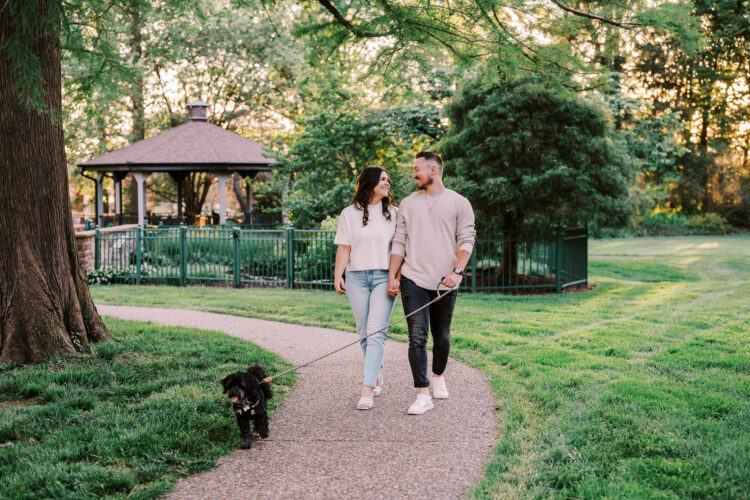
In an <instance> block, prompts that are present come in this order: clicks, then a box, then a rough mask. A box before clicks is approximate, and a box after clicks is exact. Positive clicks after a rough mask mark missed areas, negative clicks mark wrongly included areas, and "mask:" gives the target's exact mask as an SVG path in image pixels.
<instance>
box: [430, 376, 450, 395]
mask: <svg viewBox="0 0 750 500" xmlns="http://www.w3.org/2000/svg"><path fill="white" fill-rule="evenodd" d="M432 397H433V398H435V399H445V398H447V397H448V386H446V385H445V376H443V375H441V376H439V377H432Z"/></svg>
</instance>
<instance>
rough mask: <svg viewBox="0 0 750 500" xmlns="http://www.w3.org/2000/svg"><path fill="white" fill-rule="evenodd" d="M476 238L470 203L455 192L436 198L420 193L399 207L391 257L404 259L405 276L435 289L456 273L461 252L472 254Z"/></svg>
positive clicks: (449, 191) (451, 191) (448, 191)
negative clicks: (457, 259)
mask: <svg viewBox="0 0 750 500" xmlns="http://www.w3.org/2000/svg"><path fill="white" fill-rule="evenodd" d="M475 235H476V232H475V230H474V211H473V210H472V208H471V203H470V202H469V200H467V199H466V198H464V197H463V196H461V195H460V194H458V193H457V192H455V191H453V190H451V189H446V190H445V191H443V192H442V193H440V194H439V195H436V196H430V195H428V194H427V193H425V192H424V191H417V192H416V193H412V194H410V195H409V196H407V197H406V198H405V199H404V200H403V201H402V202H401V205H400V206H399V208H398V218H397V219H396V234H395V235H394V236H393V243H392V245H393V246H392V248H391V254H395V255H401V256H402V257H403V258H404V264H403V266H402V267H401V274H402V275H403V276H405V277H406V278H409V279H410V280H412V281H413V282H414V283H416V284H417V285H419V286H421V287H422V288H426V289H429V290H435V289H436V288H437V285H438V283H439V282H440V278H442V277H444V276H446V275H447V274H448V273H450V272H451V270H453V267H454V264H455V263H456V257H457V256H458V251H459V250H466V251H467V252H469V253H471V251H472V249H473V248H474V237H475ZM441 289H445V287H441Z"/></svg>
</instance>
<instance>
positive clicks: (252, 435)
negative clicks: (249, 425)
mask: <svg viewBox="0 0 750 500" xmlns="http://www.w3.org/2000/svg"><path fill="white" fill-rule="evenodd" d="M250 437H251V438H253V439H258V438H259V437H260V434H258V431H256V430H255V429H253V430H252V431H250Z"/></svg>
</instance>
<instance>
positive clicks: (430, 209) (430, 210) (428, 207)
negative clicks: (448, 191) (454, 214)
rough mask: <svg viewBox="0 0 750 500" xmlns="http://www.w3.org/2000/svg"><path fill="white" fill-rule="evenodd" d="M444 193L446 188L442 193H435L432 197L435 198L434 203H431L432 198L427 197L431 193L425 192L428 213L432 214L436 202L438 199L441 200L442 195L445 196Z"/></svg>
mask: <svg viewBox="0 0 750 500" xmlns="http://www.w3.org/2000/svg"><path fill="white" fill-rule="evenodd" d="M444 193H445V190H443V192H442V193H440V194H436V195H434V196H433V197H432V198H433V202H432V205H430V200H428V199H427V197H428V196H430V195H428V194H427V192H425V194H424V202H425V203H426V204H427V213H428V214H431V213H432V207H434V206H435V204H436V203H437V202H438V201H440V197H441V196H443V194H444Z"/></svg>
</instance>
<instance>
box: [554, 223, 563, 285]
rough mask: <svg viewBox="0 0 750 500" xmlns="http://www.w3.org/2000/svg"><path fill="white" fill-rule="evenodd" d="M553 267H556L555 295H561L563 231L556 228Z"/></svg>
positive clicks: (560, 228) (558, 227)
mask: <svg viewBox="0 0 750 500" xmlns="http://www.w3.org/2000/svg"><path fill="white" fill-rule="evenodd" d="M555 260H556V262H555V267H557V278H556V279H555V282H556V283H555V285H556V289H557V293H562V285H563V283H562V273H563V230H562V227H560V226H557V238H556V242H555Z"/></svg>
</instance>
